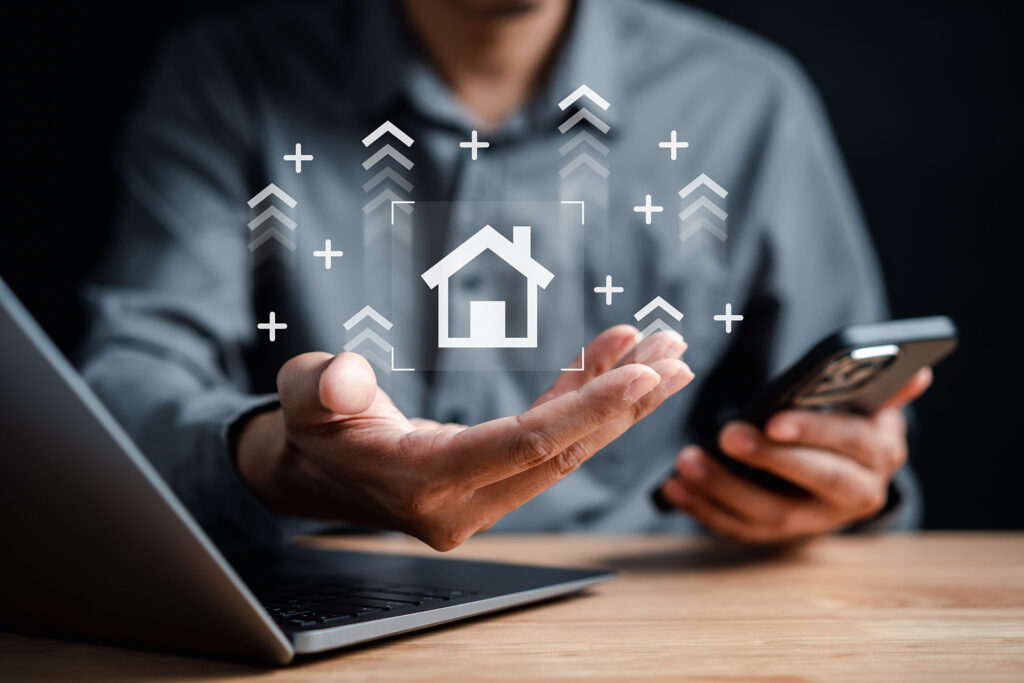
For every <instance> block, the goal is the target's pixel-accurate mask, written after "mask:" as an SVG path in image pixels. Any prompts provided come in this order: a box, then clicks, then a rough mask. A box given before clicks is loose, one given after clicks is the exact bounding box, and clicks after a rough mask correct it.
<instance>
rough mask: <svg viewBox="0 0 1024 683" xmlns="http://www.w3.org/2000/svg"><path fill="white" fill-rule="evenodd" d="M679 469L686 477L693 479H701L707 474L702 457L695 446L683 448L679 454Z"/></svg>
mask: <svg viewBox="0 0 1024 683" xmlns="http://www.w3.org/2000/svg"><path fill="white" fill-rule="evenodd" d="M679 469H680V470H681V471H682V473H683V475H684V476H686V478H687V479H691V480H693V481H703V480H704V478H705V477H706V476H707V474H708V468H707V465H706V464H705V463H704V457H703V456H702V455H701V454H700V451H699V450H697V449H696V448H690V447H687V448H684V449H683V452H682V453H680V454H679Z"/></svg>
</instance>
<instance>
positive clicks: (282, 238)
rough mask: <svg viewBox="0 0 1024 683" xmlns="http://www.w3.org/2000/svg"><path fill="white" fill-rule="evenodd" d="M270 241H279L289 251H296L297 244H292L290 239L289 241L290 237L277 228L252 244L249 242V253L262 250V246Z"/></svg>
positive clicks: (265, 233)
mask: <svg viewBox="0 0 1024 683" xmlns="http://www.w3.org/2000/svg"><path fill="white" fill-rule="evenodd" d="M270 239H275V240H277V241H278V242H280V243H281V244H283V245H284V246H285V247H287V248H288V251H295V242H292V241H291V240H290V239H288V236H287V235H285V234H284V233H283V232H281V231H280V230H278V229H277V228H271V229H270V230H267V231H266V232H264V233H263V234H262V235H260V236H259V237H257V238H256V239H254V240H253V241H252V242H249V251H256V250H257V249H259V248H260V245H262V244H263V243H264V242H266V241H267V240H270Z"/></svg>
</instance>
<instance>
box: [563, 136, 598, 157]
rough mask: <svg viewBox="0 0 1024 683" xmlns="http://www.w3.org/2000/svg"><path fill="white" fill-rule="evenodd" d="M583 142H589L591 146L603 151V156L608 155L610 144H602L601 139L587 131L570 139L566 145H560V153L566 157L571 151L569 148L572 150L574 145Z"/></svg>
mask: <svg viewBox="0 0 1024 683" xmlns="http://www.w3.org/2000/svg"><path fill="white" fill-rule="evenodd" d="M583 142H585V143H587V144H588V145H590V146H591V147H593V148H594V149H596V150H597V151H598V152H600V153H601V155H602V156H608V146H607V145H603V144H601V141H600V140H598V139H597V138H595V137H594V136H593V135H591V134H590V133H588V132H587V131H583V132H581V133H580V134H579V135H577V136H576V137H574V138H573V139H572V140H569V142H567V143H565V144H564V145H562V146H561V147H559V148H558V153H559V154H561V155H562V156H563V157H564V156H565V155H566V154H568V153H569V150H571V149H572V148H573V147H575V146H576V145H578V144H580V143H583Z"/></svg>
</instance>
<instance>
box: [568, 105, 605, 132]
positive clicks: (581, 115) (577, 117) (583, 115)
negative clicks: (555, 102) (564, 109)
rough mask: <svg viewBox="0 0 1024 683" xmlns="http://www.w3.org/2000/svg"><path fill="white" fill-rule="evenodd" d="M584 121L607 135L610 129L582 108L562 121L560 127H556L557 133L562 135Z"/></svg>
mask: <svg viewBox="0 0 1024 683" xmlns="http://www.w3.org/2000/svg"><path fill="white" fill-rule="evenodd" d="M584 119H586V120H587V121H590V123H591V124H593V126H594V127H595V128H597V129H598V130H599V131H601V132H602V133H607V132H608V131H609V130H610V129H611V126H609V125H608V124H607V123H605V122H604V121H602V120H601V119H599V118H597V116H595V115H594V114H593V113H592V112H591V111H590V110H589V109H587V108H586V107H584V108H583V109H580V110H579V111H578V112H576V113H575V114H573V115H572V116H570V117H569V118H567V119H566V120H565V121H563V122H562V125H560V126H559V127H558V132H559V133H562V134H563V135H564V134H565V131H567V130H569V129H570V128H572V127H573V126H575V125H576V124H577V123H579V122H580V121H582V120H584Z"/></svg>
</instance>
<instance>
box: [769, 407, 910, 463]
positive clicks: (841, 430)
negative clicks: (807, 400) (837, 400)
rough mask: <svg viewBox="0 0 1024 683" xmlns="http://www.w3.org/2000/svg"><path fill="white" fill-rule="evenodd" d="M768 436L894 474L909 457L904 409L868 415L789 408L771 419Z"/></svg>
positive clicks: (780, 441)
mask: <svg viewBox="0 0 1024 683" xmlns="http://www.w3.org/2000/svg"><path fill="white" fill-rule="evenodd" d="M765 433H766V434H767V436H768V438H770V439H772V440H773V441H777V442H779V443H786V444H794V445H800V446H806V447H809V448H820V449H822V450H827V451H833V452H835V453H840V454H842V455H847V456H850V457H851V458H853V459H854V460H856V461H857V462H859V463H861V464H863V465H864V466H866V467H869V468H871V469H873V470H877V471H880V472H885V473H886V474H891V473H892V472H894V471H896V470H898V469H899V468H900V467H902V466H903V463H904V461H905V460H906V451H907V449H906V429H905V422H904V419H903V415H902V413H901V412H900V411H899V410H897V409H895V408H887V409H883V410H882V411H881V412H879V413H875V415H874V416H872V417H870V418H867V417H861V416H858V415H848V414H844V413H818V412H814V411H809V410H787V411H785V412H782V413H779V414H778V415H776V416H774V417H773V418H772V419H771V420H769V421H768V425H767V427H766V428H765Z"/></svg>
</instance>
